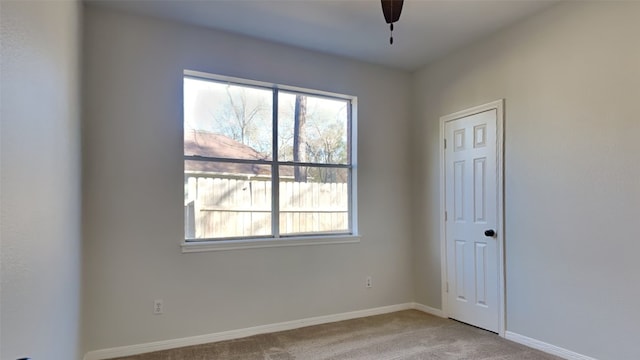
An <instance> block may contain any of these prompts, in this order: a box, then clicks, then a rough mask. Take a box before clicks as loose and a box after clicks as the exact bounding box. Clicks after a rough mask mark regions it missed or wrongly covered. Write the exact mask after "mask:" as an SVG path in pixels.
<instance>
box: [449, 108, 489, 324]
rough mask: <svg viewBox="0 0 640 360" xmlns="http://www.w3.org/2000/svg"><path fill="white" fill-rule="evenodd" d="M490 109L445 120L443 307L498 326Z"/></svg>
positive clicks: (466, 318) (469, 319) (471, 320)
mask: <svg viewBox="0 0 640 360" xmlns="http://www.w3.org/2000/svg"><path fill="white" fill-rule="evenodd" d="M496 129H497V111H496V110H495V109H492V110H488V111H484V112H481V113H478V114H473V115H469V116H466V117H461V118H457V119H455V120H450V121H447V122H446V123H445V139H446V143H447V144H451V145H452V146H448V147H447V148H446V149H445V154H444V156H445V159H444V165H445V206H446V211H447V213H448V214H450V215H453V216H451V217H447V218H448V219H447V220H446V223H445V224H446V225H445V238H446V240H445V241H446V254H447V259H446V261H447V283H448V284H447V285H448V286H447V289H449V291H448V293H447V297H446V299H447V308H448V313H449V316H450V317H451V318H454V319H457V320H460V321H463V322H466V323H469V324H472V325H475V326H478V327H481V328H484V329H487V330H490V331H494V332H497V331H498V330H499V321H500V316H499V310H500V309H499V305H500V304H499V292H500V291H499V290H500V289H499V273H498V272H499V268H500V266H499V261H500V259H499V247H498V242H497V240H496V238H495V237H487V236H485V234H484V232H485V230H488V229H496V228H497V211H498V209H497V199H498V196H497V195H498V183H497V181H498V177H497V173H498V169H497V152H496V150H497V145H496V144H497V141H496V140H497V133H496Z"/></svg>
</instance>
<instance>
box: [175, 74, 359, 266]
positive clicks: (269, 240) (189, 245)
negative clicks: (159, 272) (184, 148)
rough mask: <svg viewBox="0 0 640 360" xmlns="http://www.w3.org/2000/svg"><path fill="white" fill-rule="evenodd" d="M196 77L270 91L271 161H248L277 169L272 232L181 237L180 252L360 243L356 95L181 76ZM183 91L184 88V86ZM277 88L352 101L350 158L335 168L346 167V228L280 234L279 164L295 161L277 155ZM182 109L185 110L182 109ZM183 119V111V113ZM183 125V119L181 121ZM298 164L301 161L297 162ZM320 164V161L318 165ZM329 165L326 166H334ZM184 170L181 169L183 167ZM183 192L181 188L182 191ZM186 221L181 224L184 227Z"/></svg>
mask: <svg viewBox="0 0 640 360" xmlns="http://www.w3.org/2000/svg"><path fill="white" fill-rule="evenodd" d="M187 77H191V78H199V79H203V80H212V81H216V82H227V83H232V84H236V85H240V86H253V87H260V88H263V89H270V90H271V91H272V93H273V115H272V121H273V129H272V132H273V134H274V141H276V143H275V145H274V146H273V149H274V151H275V152H274V154H272V160H260V161H251V160H249V161H248V162H251V163H256V164H260V165H270V166H272V169H276V171H272V173H273V174H272V179H271V181H272V184H273V185H272V194H271V202H272V205H271V208H272V215H271V220H272V232H273V233H272V235H269V236H259V237H246V238H219V239H183V241H182V243H181V248H182V252H183V253H192V252H203V251H220V250H238V249H249V248H267V247H282V246H301V245H329V244H348V243H358V242H360V236H359V233H358V221H357V219H358V211H357V204H358V196H357V193H358V192H357V183H358V182H357V179H358V175H357V159H358V156H357V155H358V154H357V149H358V146H357V128H358V127H357V97H355V96H350V95H343V94H336V93H331V92H326V91H318V90H311V89H304V88H299V87H294V86H287V85H279V84H272V83H267V82H261V81H255V80H247V79H242V78H236V77H229V76H223V75H215V74H209V73H204V72H199V71H193V70H184V73H183V78H187ZM183 90H184V88H183ZM280 90H283V91H290V92H295V93H301V94H307V95H310V96H319V97H328V98H331V99H341V100H347V101H349V102H350V104H351V109H350V110H351V116H350V125H349V127H350V134H349V135H348V136H350V146H349V152H350V159H351V162H350V164H349V165H348V166H346V167H345V166H344V165H338V166H335V168H343V169H349V171H350V176H349V183H348V188H349V197H350V199H349V230H347V231H345V232H340V233H335V234H333V233H312V234H292V235H281V234H280V231H279V201H280V199H279V187H278V186H276V185H277V184H279V181H280V179H279V178H278V172H277V169H278V166H280V165H284V166H292V165H295V164H296V163H294V162H292V161H279V160H278V158H277V157H278V154H277V148H278V146H277V139H276V134H277V133H276V131H277V128H278V127H277V121H278V106H277V105H278V92H279V91H280ZM183 111H184V110H183ZM183 119H184V113H183ZM183 124H184V120H183ZM185 160H194V159H191V158H190V157H189V156H184V154H183V166H184V161H185ZM211 160H212V161H218V160H219V159H217V158H216V159H215V160H214V159H211ZM297 164H298V165H300V163H297ZM302 165H303V166H304V165H311V166H313V165H317V164H315V163H304V164H302ZM321 165H322V164H321ZM332 165H333V164H331V165H330V166H329V167H334V166H332ZM183 173H184V169H183ZM183 191H184V190H183ZM184 226H185V224H184V223H183V229H184Z"/></svg>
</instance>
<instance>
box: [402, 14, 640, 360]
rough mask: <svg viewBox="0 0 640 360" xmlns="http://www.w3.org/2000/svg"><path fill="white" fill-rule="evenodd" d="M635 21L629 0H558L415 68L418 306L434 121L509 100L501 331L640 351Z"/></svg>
mask: <svg viewBox="0 0 640 360" xmlns="http://www.w3.org/2000/svg"><path fill="white" fill-rule="evenodd" d="M638 18H640V3H637V2H569V3H566V4H561V5H559V6H556V7H554V8H551V9H549V10H548V11H545V12H543V13H541V14H539V15H537V16H535V17H533V18H530V19H529V20H526V21H524V22H522V23H520V24H517V25H516V26H513V27H511V28H509V29H507V30H504V31H501V32H500V33H498V34H495V35H494V36H492V37H490V38H488V39H486V40H485V41H481V42H478V43H476V44H474V45H473V46H471V47H468V48H466V49H463V50H460V51H458V52H456V53H454V54H452V55H450V56H447V57H445V58H443V59H442V60H440V61H439V62H437V63H435V64H433V65H431V66H428V67H426V68H425V69H423V70H422V71H420V72H418V73H417V74H416V78H415V82H414V90H415V91H414V102H415V104H416V111H417V116H416V118H415V123H414V127H413V130H414V131H413V134H414V137H413V142H412V143H413V146H414V148H413V149H414V151H413V153H415V154H416V157H415V158H414V159H413V160H414V162H415V163H417V164H422V166H420V167H417V168H415V169H416V172H415V174H414V175H415V176H414V180H415V183H414V184H413V186H414V189H416V190H417V191H419V194H418V195H417V196H416V197H415V199H417V201H416V202H414V210H415V214H414V223H415V228H414V230H415V237H414V240H415V242H414V254H415V256H414V264H415V265H414V269H415V270H414V273H415V283H416V297H417V300H418V301H419V302H422V303H425V304H427V305H431V306H434V307H439V306H440V305H441V301H440V299H441V298H440V296H441V294H440V260H439V256H438V254H439V253H440V243H439V225H438V213H439V211H438V206H439V194H438V191H439V184H438V182H439V178H438V174H437V171H436V169H437V168H438V161H439V160H438V156H439V155H438V129H439V117H440V116H443V115H446V114H449V113H453V112H455V111H458V110H462V109H465V108H468V107H471V106H474V105H479V104H483V103H486V102H489V101H492V100H496V99H500V98H505V99H506V109H505V110H506V115H505V116H506V119H505V131H506V137H505V141H506V144H505V145H506V150H505V155H506V164H505V172H506V184H505V186H506V189H505V191H506V194H505V199H506V218H505V221H506V234H505V236H506V279H507V285H506V291H507V330H509V331H513V332H516V333H519V334H522V335H525V336H529V337H532V338H535V339H539V340H542V341H545V342H548V343H551V344H554V345H557V346H561V347H564V348H567V349H570V350H573V351H576V352H578V353H583V354H586V355H589V356H593V357H595V358H599V359H636V358H640V350H639V348H638V346H637V344H636V342H637V334H638V328H637V324H638V323H639V322H640V311H638V306H637V299H638V297H640V288H639V287H638V286H637V274H639V273H640V262H638V261H637V255H638V254H639V253H640V242H639V241H638V239H639V238H640V237H639V235H638V227H637V218H638V217H639V216H640V165H639V164H640V162H639V161H638V154H640V142H639V141H638V140H637V138H638V134H640V120H639V116H640V102H639V101H638V99H639V96H640V67H639V65H638V64H640V47H639V46H638V34H640V22H638V21H637V20H638ZM420 189H422V190H420Z"/></svg>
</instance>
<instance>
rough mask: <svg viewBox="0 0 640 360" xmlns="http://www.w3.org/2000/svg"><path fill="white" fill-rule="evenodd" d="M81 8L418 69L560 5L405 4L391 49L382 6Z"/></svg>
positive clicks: (337, 2) (261, 0)
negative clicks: (129, 13)
mask: <svg viewBox="0 0 640 360" xmlns="http://www.w3.org/2000/svg"><path fill="white" fill-rule="evenodd" d="M86 2H88V3H91V4H98V5H100V6H106V7H109V8H113V9H117V10H122V11H126V12H131V13H135V14H140V15H149V16H154V17H160V18H165V19H171V20H176V21H179V22H183V23H187V24H193V25H198V26H205V27H209V28H212V29H217V30H223V31H228V32H233V33H238V34H243V35H248V36H252V37H256V38H260V39H264V40H269V41H274V42H279V43H283V44H288V45H293V46H297V47H302V48H306V49H311V50H317V51H321V52H326V53H330V54H335V55H340V56H345V57H349V58H354V59H358V60H362V61H366V62H371V63H376V64H381V65H386V66H390V67H395V68H400V69H405V70H416V69H419V68H420V67H422V66H423V65H426V64H428V63H429V62H431V61H433V60H435V59H437V58H439V57H441V56H443V55H445V54H447V53H449V52H451V51H452V50H454V49H456V48H458V47H461V46H464V45H466V44H468V43H471V42H473V41H475V40H477V39H479V38H481V37H484V36H487V35H489V34H491V33H493V32H495V31H496V30H498V29H500V28H502V27H504V26H507V25H509V24H512V23H514V22H517V21H519V20H521V19H522V18H524V17H527V16H529V15H531V14H533V13H535V12H538V11H540V10H542V9H543V8H545V7H548V6H550V5H553V4H554V3H556V2H557V0H405V2H404V7H403V9H402V14H401V16H400V21H398V22H397V23H396V25H395V30H394V33H393V34H394V44H393V45H390V44H389V25H387V24H386V23H385V21H384V17H383V15H382V7H381V4H380V1H379V0H208V1H207V0H183V1H177V0H86Z"/></svg>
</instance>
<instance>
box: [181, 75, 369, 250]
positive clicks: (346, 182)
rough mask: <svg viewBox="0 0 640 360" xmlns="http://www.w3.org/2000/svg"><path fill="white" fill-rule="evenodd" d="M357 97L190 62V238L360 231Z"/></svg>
mask: <svg viewBox="0 0 640 360" xmlns="http://www.w3.org/2000/svg"><path fill="white" fill-rule="evenodd" d="M354 101H355V98H353V97H349V96H344V95H336V94H328V93H325V92H319V91H314V90H307V89H304V90H302V89H298V88H292V87H286V86H280V85H277V86H276V85H269V84H262V83H257V82H254V81H248V80H241V79H235V78H233V79H232V78H227V77H221V76H215V75H209V74H203V73H198V72H193V71H185V75H184V210H185V239H186V240H185V243H194V242H202V241H208V242H211V241H220V240H246V239H254V240H269V239H272V240H276V239H284V238H289V239H291V238H294V237H295V238H296V239H297V238H300V237H309V238H311V237H312V236H317V235H322V236H323V237H327V236H331V235H335V236H344V235H354V234H355V229H356V224H355V216H354V213H355V211H354V203H355V196H354V189H355V186H354V178H355V173H354V171H355V170H354V166H353V164H354V162H355V159H354V152H353V151H352V147H353V144H354V141H353V138H354V136H353V133H354V131H353V124H354V119H353V118H354V116H353V102H354Z"/></svg>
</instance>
